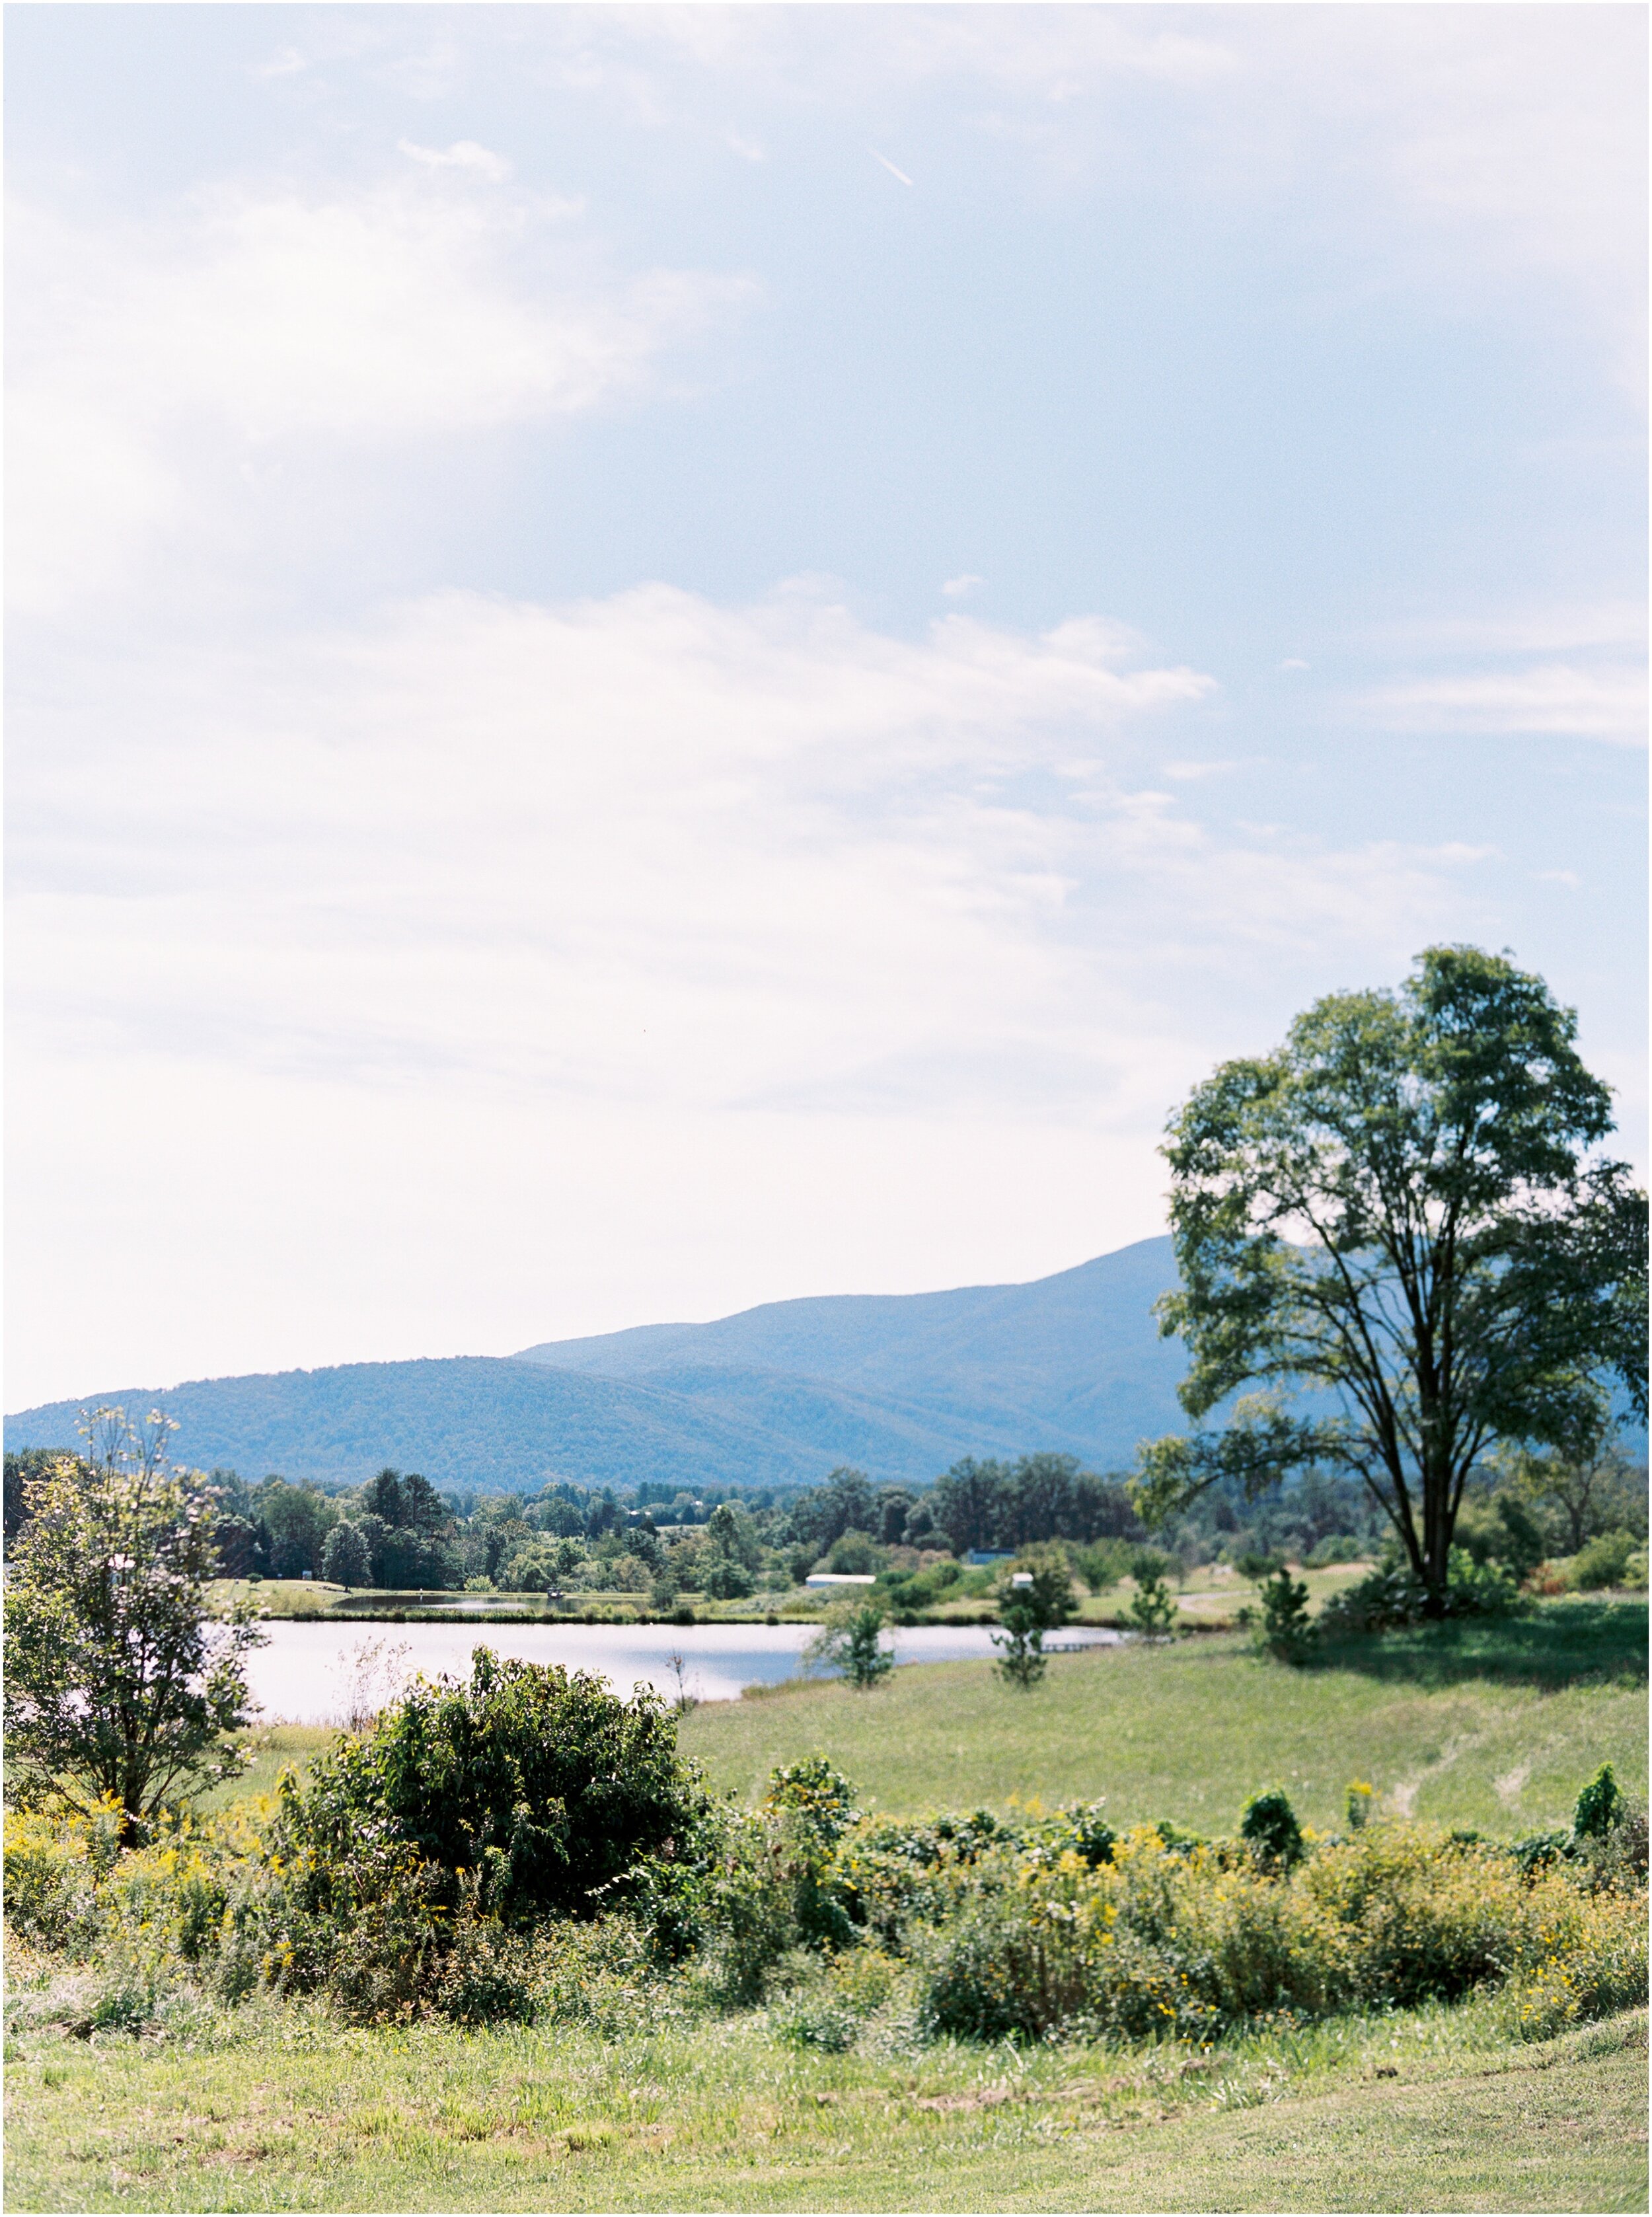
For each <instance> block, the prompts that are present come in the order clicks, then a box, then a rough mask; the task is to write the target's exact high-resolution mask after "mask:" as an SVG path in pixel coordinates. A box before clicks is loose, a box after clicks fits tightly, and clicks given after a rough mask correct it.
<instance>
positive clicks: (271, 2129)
mask: <svg viewBox="0 0 1652 2217" xmlns="http://www.w3.org/2000/svg"><path fill="white" fill-rule="evenodd" d="M100 2039H102V2036H100ZM8 2061H9V2068H8V2071H7V2074H6V2127H7V2129H6V2165H5V2187H6V2202H7V2206H8V2208H11V2209H13V2210H77V2209H87V2210H94V2209H95V2210H105V2209H137V2210H197V2209H200V2210H216V2209H224V2210H274V2209H330V2210H355V2209H377V2210H423V2209H435V2210H454V2211H459V2210H464V2211H469V2210H519V2209H521V2210H543V2209H558V2210H562V2209H568V2210H573V2209H609V2210H653V2209H685V2210H689V2209H692V2210H700V2209H728V2210H742V2209H752V2210H787V2209H803V2210H811V2209H818V2210H837V2209H847V2210H854V2209H863V2210H884V2209H912V2208H921V2209H945V2210H953V2209H959V2210H968V2209H1035V2210H1064V2209H1074V2210H1097V2209H1101V2210H1136V2209H1338V2210H1341V2209H1349V2210H1356V2209H1374V2210H1384V2209H1411V2210H1455V2209H1495V2210H1513V2209H1521V2210H1527V2209H1529V2210H1539V2209H1542V2210H1547V2209H1587V2210H1618V2209H1632V2208H1640V2209H1643V2208H1645V2207H1646V2190H1647V2179H1646V2131H1645V2128H1646V2017H1645V2012H1644V2011H1637V2012H1635V2013H1633V2014H1631V2015H1630V2016H1623V2017H1619V2018H1617V2019H1614V2020H1612V2021H1610V2022H1606V2023H1603V2024H1600V2025H1595V2026H1591V2027H1587V2028H1584V2029H1581V2030H1579V2031H1576V2032H1573V2033H1571V2034H1568V2035H1564V2036H1563V2037H1562V2038H1561V2039H1559V2040H1556V2041H1547V2042H1532V2043H1529V2044H1522V2043H1519V2042H1517V2041H1511V2040H1510V2039H1509V2037H1508V2036H1507V2020H1506V2019H1505V2018H1503V2017H1501V2016H1500V2015H1499V2013H1498V2011H1497V2010H1496V2008H1495V2005H1494V2004H1468V2005H1466V2006H1464V2007H1463V2008H1461V2009H1458V2010H1454V2011H1444V2010H1434V2011H1423V2012H1415V2013H1409V2014H1402V2015H1399V2016H1392V2017H1384V2018H1380V2019H1374V2020H1373V2019H1365V2020H1360V2021H1353V2022H1351V2021H1347V2020H1344V2021H1342V2022H1340V2023H1337V2024H1334V2025H1328V2026H1325V2027H1322V2028H1320V2029H1317V2030H1315V2031H1311V2032H1304V2033H1298V2034H1294V2035H1285V2036H1282V2037H1274V2038H1272V2039H1267V2038H1261V2039H1253V2040H1250V2041H1245V2042H1242V2043H1240V2044H1238V2045H1236V2046H1235V2047H1232V2048H1226V2049H1217V2050H1216V2051H1214V2052H1212V2053H1208V2054H1205V2055H1192V2056H1190V2055H1189V2054H1188V2053H1187V2051H1186V2050H1185V2049H1177V2048H1174V2047H1165V2048H1156V2049H1147V2050H1137V2051H1136V2052H1134V2053H1131V2052H1130V2051H1125V2050H1119V2049H1106V2048H1098V2047H1061V2048H1040V2049H1036V2050H1033V2051H1023V2052H1016V2051H1014V2050H1007V2049H1002V2048H993V2049H973V2050H971V2049H960V2048H956V2047H946V2048H941V2049H932V2050H929V2051H928V2052H925V2053H919V2054H915V2055H900V2054H896V2055H891V2056H888V2057H885V2058H867V2057H861V2056H835V2057H833V2056H823V2055H817V2054H813V2053H807V2052H799V2051H798V2050H795V2049H792V2048H787V2047H782V2046H781V2045H780V2043H779V2042H778V2041H776V2040H775V2039H774V2037H773V2036H772V2035H771V2034H770V2033H769V2031H768V2029H767V2025H766V2023H765V2022H764V2020H763V2018H762V2017H761V2015H753V2016H746V2017H743V2018H738V2019H735V2020H731V2021H728V2022H723V2023H720V2024H712V2025H703V2026H700V2027H697V2028H696V2029H694V2030H693V2032H692V2033H690V2032H686V2031H678V2032H672V2033H669V2034H665V2035H661V2036H657V2037H654V2038H646V2037H632V2038H628V2039H621V2040H618V2041H609V2042H607V2043H604V2042H602V2041H599V2040H597V2039H596V2038H595V2037H594V2036H593V2035H590V2034H589V2033H585V2032H575V2031H570V2030H555V2029H553V2030H548V2031H544V2032H539V2031H504V2030H495V2031H489V2032H481V2033H470V2034H466V2033H462V2032H458V2031H454V2030H452V2029H424V2028H421V2029H416V2030H413V2031H410V2032H405V2033H396V2032H348V2031H343V2030H341V2029H337V2028H336V2027H334V2026H331V2025H330V2024H329V2023H328V2022H327V2021H326V2020H325V2019H324V2017H322V2016H320V2015H319V2014H318V2013H314V2012H301V2011H298V2010H293V2009H291V2008H289V2009H287V2010H274V2009H271V2010H266V2011H265V2012H264V2013H263V2016H262V2021H261V2019H260V2013H259V2010H258V2009H257V2008H256V2006H255V2007H253V2008H250V2009H249V2010H246V2011H243V2022H242V2024H241V2027H240V2029H239V2030H238V2031H235V2032H231V2033H229V2034H227V2035H225V2038H224V2039H223V2041H221V2042H215V2041H213V2039H212V2038H211V2037H207V2038H206V2040H204V2041H201V2042H200V2043H199V2044H196V2045H194V2046H183V2047H151V2046H146V2045H140V2044H139V2043H138V2042H136V2041H132V2040H130V2039H126V2038H124V2037H121V2036H119V2035H116V2036H114V2037H112V2038H110V2039H109V2040H108V2044H107V2045H98V2046H94V2047H86V2046H83V2045H80V2044H78V2043H76V2042H73V2041H64V2040H62V2039H61V2038H57V2039H47V2038H46V2037H44V2036H41V2037H38V2038H33V2039H30V2038H25V2039H23V2040H22V2041H15V2042H13V2043H11V2044H10V2046H9V2052H8Z"/></svg>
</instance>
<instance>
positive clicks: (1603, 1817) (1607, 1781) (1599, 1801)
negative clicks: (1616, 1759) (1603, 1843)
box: [1572, 1763, 1625, 1839]
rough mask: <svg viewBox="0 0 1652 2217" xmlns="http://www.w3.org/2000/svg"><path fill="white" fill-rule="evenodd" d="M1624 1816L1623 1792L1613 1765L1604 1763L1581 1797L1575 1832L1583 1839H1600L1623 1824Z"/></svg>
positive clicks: (1579, 1797) (1575, 1820) (1574, 1821)
mask: <svg viewBox="0 0 1652 2217" xmlns="http://www.w3.org/2000/svg"><path fill="white" fill-rule="evenodd" d="M1624 1814H1625V1809H1624V1796H1623V1789H1622V1788H1620V1787H1619V1785H1618V1781H1617V1778H1616V1776H1615V1775H1614V1774H1613V1771H1612V1765H1611V1764H1610V1763H1602V1764H1601V1766H1600V1769H1599V1770H1597V1771H1596V1772H1595V1774H1594V1775H1593V1778H1592V1779H1590V1781H1589V1782H1588V1784H1587V1786H1586V1787H1585V1788H1583V1791H1582V1792H1581V1794H1579V1795H1578V1797H1577V1808H1576V1810H1575V1813H1574V1815H1573V1818H1572V1830H1573V1831H1575V1833H1576V1834H1577V1835H1578V1837H1580V1838H1581V1839H1600V1838H1602V1837H1605V1835H1606V1833H1608V1832H1609V1831H1611V1830H1612V1826H1613V1825H1617V1824H1619V1823H1621V1822H1622V1820H1623V1818H1624Z"/></svg>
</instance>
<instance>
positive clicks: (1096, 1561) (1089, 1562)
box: [1072, 1540, 1131, 1594]
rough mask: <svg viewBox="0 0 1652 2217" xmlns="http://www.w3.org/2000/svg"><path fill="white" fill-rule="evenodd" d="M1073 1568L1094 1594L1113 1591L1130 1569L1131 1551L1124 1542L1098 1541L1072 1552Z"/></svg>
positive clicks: (1076, 1548)
mask: <svg viewBox="0 0 1652 2217" xmlns="http://www.w3.org/2000/svg"><path fill="white" fill-rule="evenodd" d="M1072 1558H1073V1568H1074V1569H1075V1570H1076V1572H1078V1575H1079V1576H1080V1578H1082V1579H1083V1581H1084V1583H1085V1584H1086V1585H1087V1586H1088V1588H1089V1590H1090V1591H1091V1592H1092V1593H1093V1594H1104V1593H1107V1592H1109V1591H1111V1590H1112V1589H1113V1587H1114V1586H1116V1585H1117V1584H1118V1583H1119V1579H1120V1578H1124V1577H1125V1575H1126V1573H1127V1572H1128V1571H1129V1569H1130V1558H1131V1549H1130V1547H1128V1545H1127V1544H1126V1543H1125V1541H1123V1540H1096V1541H1093V1542H1092V1543H1091V1545H1090V1546H1089V1547H1075V1548H1074V1549H1073V1550H1072Z"/></svg>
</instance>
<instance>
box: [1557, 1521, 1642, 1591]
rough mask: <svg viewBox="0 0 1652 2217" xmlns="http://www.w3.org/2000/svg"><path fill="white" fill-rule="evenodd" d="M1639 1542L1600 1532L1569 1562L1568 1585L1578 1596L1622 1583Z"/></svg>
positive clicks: (1624, 1534) (1627, 1536)
mask: <svg viewBox="0 0 1652 2217" xmlns="http://www.w3.org/2000/svg"><path fill="white" fill-rule="evenodd" d="M1639 1545H1640V1542H1639V1541H1637V1539H1636V1537H1635V1535H1634V1534H1633V1533H1632V1532H1603V1533H1602V1534H1601V1535H1600V1537H1599V1538H1598V1539H1594V1540H1591V1541H1589V1544H1588V1545H1587V1547H1585V1548H1584V1549H1583V1550H1582V1552H1581V1553H1579V1554H1576V1555H1575V1556H1574V1557H1573V1558H1572V1569H1571V1581H1572V1584H1573V1585H1575V1587H1576V1588H1577V1590H1578V1591H1579V1592H1580V1593H1598V1592H1599V1591H1600V1590H1601V1588H1602V1587H1604V1586H1620V1585H1622V1584H1624V1580H1625V1578H1626V1576H1627V1573H1628V1570H1629V1562H1630V1556H1631V1555H1633V1554H1634V1553H1635V1551H1636V1549H1637V1547H1638V1546H1639Z"/></svg>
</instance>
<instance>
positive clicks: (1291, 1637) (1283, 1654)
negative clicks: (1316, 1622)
mask: <svg viewBox="0 0 1652 2217" xmlns="http://www.w3.org/2000/svg"><path fill="white" fill-rule="evenodd" d="M1261 1597H1262V1645H1263V1646H1264V1647H1266V1648H1267V1652H1268V1653H1269V1654H1270V1655H1275V1656H1277V1657H1278V1658H1279V1661H1280V1662H1281V1663H1305V1662H1306V1661H1307V1659H1308V1658H1309V1656H1310V1654H1311V1653H1312V1652H1313V1647H1314V1627H1313V1624H1312V1622H1311V1621H1310V1617H1309V1615H1308V1588H1307V1586H1306V1585H1305V1584H1304V1582H1303V1581H1302V1580H1301V1579H1300V1578H1292V1577H1291V1573H1290V1572H1289V1571H1288V1570H1286V1568H1285V1565H1284V1564H1283V1563H1281V1564H1280V1565H1279V1568H1278V1570H1277V1571H1275V1572H1274V1573H1273V1577H1272V1578H1269V1579H1268V1580H1267V1583H1266V1584H1264V1585H1263V1586H1262V1588H1261Z"/></svg>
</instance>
